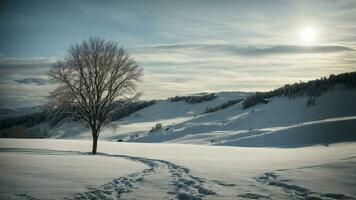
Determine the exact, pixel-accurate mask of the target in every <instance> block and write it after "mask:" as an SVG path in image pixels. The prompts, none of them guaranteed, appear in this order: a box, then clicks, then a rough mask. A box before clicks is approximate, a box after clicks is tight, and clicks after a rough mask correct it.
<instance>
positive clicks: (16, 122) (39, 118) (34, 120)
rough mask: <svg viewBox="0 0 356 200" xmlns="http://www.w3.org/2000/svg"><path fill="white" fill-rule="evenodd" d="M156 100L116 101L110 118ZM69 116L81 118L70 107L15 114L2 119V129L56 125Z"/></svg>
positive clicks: (115, 117) (122, 114) (124, 115)
mask: <svg viewBox="0 0 356 200" xmlns="http://www.w3.org/2000/svg"><path fill="white" fill-rule="evenodd" d="M154 103H155V101H154V100H153V101H137V102H130V103H125V104H123V103H122V102H120V101H117V102H115V103H114V105H113V108H112V112H111V113H110V119H111V120H112V121H114V120H118V119H121V118H123V117H126V116H128V115H130V114H131V113H134V112H136V111H138V110H141V109H143V108H145V107H147V106H150V105H152V104H154ZM67 117H72V119H73V121H77V120H79V119H77V118H75V117H73V114H72V113H71V112H70V109H66V112H56V111H54V112H49V111H46V110H45V111H41V112H36V113H31V114H26V115H22V116H14V117H9V118H5V119H1V120H0V130H3V129H7V128H11V127H15V126H16V127H22V128H29V127H32V126H34V125H36V124H40V123H44V122H48V123H49V125H50V126H54V125H56V124H57V123H59V122H60V121H62V120H63V119H65V118H67Z"/></svg>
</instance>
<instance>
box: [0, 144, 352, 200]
mask: <svg viewBox="0 0 356 200" xmlns="http://www.w3.org/2000/svg"><path fill="white" fill-rule="evenodd" d="M90 147H91V142H90V141H86V140H53V139H0V160H1V161H6V162H1V164H0V171H1V172H2V173H0V180H1V183H6V184H0V196H1V197H4V195H6V197H9V198H5V199H26V198H27V199H30V198H31V197H36V198H47V197H48V196H50V195H53V196H52V198H54V199H58V198H66V199H75V198H81V199H95V198H96V199H200V198H202V199H328V200H332V199H355V198H356V191H355V184H356V182H355V180H356V177H355V175H356V173H355V167H356V155H355V152H356V143H348V144H346V143H340V144H334V145H330V146H328V147H323V146H313V147H303V148H247V147H222V146H206V145H187V144H164V143H160V144H148V143H147V144H143V143H117V142H105V141H101V142H100V143H99V152H100V153H99V154H98V155H96V156H92V155H88V154H87V152H88V151H89V150H90ZM20 161H23V162H20ZM25 161H26V162H25ZM94 179H95V180H94ZM129 191H130V192H129ZM57 197H58V198H57Z"/></svg>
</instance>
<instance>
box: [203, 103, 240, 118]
mask: <svg viewBox="0 0 356 200" xmlns="http://www.w3.org/2000/svg"><path fill="white" fill-rule="evenodd" d="M241 101H243V99H233V100H229V101H227V102H224V103H223V104H220V105H217V106H214V107H211V108H209V107H207V108H206V110H205V111H204V112H203V113H202V114H205V113H212V112H215V111H218V110H222V109H225V108H228V107H230V106H232V105H235V104H237V103H240V102H241Z"/></svg>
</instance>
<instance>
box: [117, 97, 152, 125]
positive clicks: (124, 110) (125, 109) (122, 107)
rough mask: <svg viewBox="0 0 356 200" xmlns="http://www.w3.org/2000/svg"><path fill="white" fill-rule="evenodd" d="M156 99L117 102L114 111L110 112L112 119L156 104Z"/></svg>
mask: <svg viewBox="0 0 356 200" xmlns="http://www.w3.org/2000/svg"><path fill="white" fill-rule="evenodd" d="M155 103H156V101H155V100H152V101H137V102H130V103H126V104H122V103H121V102H115V103H114V105H113V109H112V112H111V113H110V118H111V121H116V120H119V119H121V118H123V117H126V116H129V115H130V114H132V113H134V112H136V111H138V110H141V109H143V108H146V107H148V106H151V105H153V104H155Z"/></svg>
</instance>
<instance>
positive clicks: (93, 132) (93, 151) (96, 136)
mask: <svg viewBox="0 0 356 200" xmlns="http://www.w3.org/2000/svg"><path fill="white" fill-rule="evenodd" d="M92 134H93V150H92V154H96V148H97V146H98V134H97V132H95V131H92Z"/></svg>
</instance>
